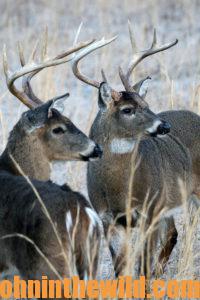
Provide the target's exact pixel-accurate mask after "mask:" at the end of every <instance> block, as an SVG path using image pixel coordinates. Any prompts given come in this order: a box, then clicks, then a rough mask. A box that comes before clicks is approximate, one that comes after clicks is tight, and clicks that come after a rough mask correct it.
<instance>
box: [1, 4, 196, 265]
mask: <svg viewBox="0 0 200 300" xmlns="http://www.w3.org/2000/svg"><path fill="white" fill-rule="evenodd" d="M199 16H200V1H199V0H168V1H166V0H109V1H108V0H107V1H106V0H95V1H89V0H84V1H80V0H73V1H71V0H59V1H56V0H34V1H33V0H0V38H1V48H0V51H1V52H2V48H3V44H6V46H7V51H8V57H9V66H10V68H11V70H12V71H14V70H17V69H18V68H19V67H20V66H19V60H18V55H17V47H16V45H17V41H21V42H22V44H23V47H24V52H25V57H26V58H27V59H28V57H29V55H30V54H31V51H32V49H33V47H34V46H35V43H36V42H37V40H38V39H40V38H41V36H42V34H43V32H44V29H45V27H46V26H48V33H49V56H53V55H56V54H58V53H60V52H62V51H64V50H67V49H68V48H70V47H71V46H72V44H73V40H74V37H75V34H76V31H77V28H78V26H79V24H80V22H83V28H82V31H81V33H80V36H79V41H85V40H88V39H90V38H96V39H100V38H101V37H102V36H105V37H106V38H110V37H112V36H114V35H116V34H117V35H118V39H117V40H116V41H115V42H114V43H112V44H110V45H109V46H107V47H105V48H101V49H99V50H97V51H96V52H95V53H93V54H90V55H89V56H88V57H87V58H85V59H84V60H83V63H82V64H81V68H82V70H83V71H84V72H85V73H87V74H88V75H89V76H91V77H94V78H96V79H98V80H101V72H100V71H101V68H103V69H104V70H105V72H106V75H107V77H108V80H109V83H110V84H111V85H112V86H113V87H114V88H116V89H119V90H120V89H121V88H122V87H121V83H120V80H119V76H118V66H119V65H120V66H122V67H123V68H126V67H127V65H128V63H129V61H130V59H131V55H132V51H131V44H130V40H129V35H128V26H127V22H128V20H130V22H131V23H132V27H133V31H134V34H135V38H136V41H137V45H138V48H139V49H141V50H142V49H146V48H148V47H150V45H151V42H152V37H153V29H154V27H155V28H156V29H157V38H158V42H159V43H164V42H171V41H173V40H174V39H175V38H178V40H179V43H178V44H177V45H176V46H175V47H173V48H171V49H170V50H167V51H165V52H162V53H160V54H156V55H155V56H152V57H150V58H147V59H146V60H145V61H144V62H143V63H142V64H141V65H140V66H139V67H138V68H137V69H136V72H135V74H134V77H133V80H134V79H135V80H138V79H140V78H142V77H143V76H147V75H150V76H151V77H152V79H151V81H150V82H149V90H148V95H147V98H146V99H147V101H148V103H149V104H150V106H151V108H152V110H154V111H155V112H159V111H162V110H168V109H171V108H174V109H184V108H187V109H190V110H193V111H195V112H200V102H199V84H200V72H199V70H200V69H199V68H200V64H199V60H200V57H199V55H200V22H199ZM1 57H2V53H1ZM0 61H1V63H0V82H1V84H0V123H1V130H0V135H1V143H0V150H1V151H2V150H3V149H4V147H5V143H6V141H7V137H8V133H9V131H10V130H11V129H12V127H13V125H14V124H15V123H16V122H17V120H18V119H19V117H20V115H21V113H22V111H24V110H26V107H24V106H23V104H21V103H20V102H19V101H18V100H17V99H15V98H14V97H13V96H12V95H10V94H9V92H8V91H7V87H6V84H5V78H4V74H3V69H2V59H0ZM18 84H19V86H20V80H19V83H18ZM33 86H34V91H35V92H36V94H37V95H38V96H39V97H40V98H41V99H43V100H44V101H45V100H47V99H49V98H52V97H54V96H55V95H58V94H61V93H63V92H65V91H69V92H70V94H71V97H70V98H69V100H68V102H67V103H66V111H65V113H66V115H67V116H68V117H70V118H71V119H72V121H73V122H74V123H75V124H76V125H77V126H78V127H79V128H80V129H82V130H83V131H84V132H86V133H88V132H89V129H90V127H91V124H92V121H93V119H94V117H95V115H96V113H97V90H96V89H95V88H92V87H90V86H87V85H86V84H84V83H82V82H80V81H78V80H77V79H76V78H75V77H74V76H73V74H72V72H71V66H70V63H68V64H65V65H62V66H57V67H53V68H48V69H46V70H44V71H42V72H41V73H40V74H39V75H38V76H37V78H34V80H33ZM85 170H86V164H84V163H74V162H70V163H67V164H63V163H56V164H54V166H53V174H52V178H53V180H55V181H56V182H59V183H64V182H68V183H69V184H70V185H71V186H72V187H73V188H74V189H76V190H79V191H81V192H83V193H84V194H85V195H87V190H86V181H85ZM179 225H180V224H178V226H179ZM180 231H181V228H180ZM196 238H197V241H198V242H199V244H198V246H196V247H198V248H196V249H197V250H198V249H200V236H199V235H197V236H196ZM179 246H180V245H179ZM179 246H177V247H176V250H175V254H174V256H173V257H172V263H171V265H172V266H173V267H174V262H175V261H177V262H178V260H179V258H178V256H177V255H176V252H177V251H178V250H177V249H179ZM199 269H200V268H199V266H198V265H197V270H199Z"/></svg>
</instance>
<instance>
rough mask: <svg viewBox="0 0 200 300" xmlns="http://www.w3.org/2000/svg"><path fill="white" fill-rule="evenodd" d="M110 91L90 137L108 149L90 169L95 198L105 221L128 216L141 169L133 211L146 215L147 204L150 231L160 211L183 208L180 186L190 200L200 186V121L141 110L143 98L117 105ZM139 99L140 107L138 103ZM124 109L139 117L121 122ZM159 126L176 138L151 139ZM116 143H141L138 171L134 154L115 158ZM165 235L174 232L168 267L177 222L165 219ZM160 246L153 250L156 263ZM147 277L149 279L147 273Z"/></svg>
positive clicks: (126, 96) (124, 97)
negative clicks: (151, 129) (113, 143)
mask: <svg viewBox="0 0 200 300" xmlns="http://www.w3.org/2000/svg"><path fill="white" fill-rule="evenodd" d="M104 85H105V84H104ZM106 88H107V94H106V96H107V97H104V91H102V88H101V87H100V94H99V107H100V111H99V113H98V115H97V117H96V119H95V121H94V123H93V125H92V128H91V132H90V137H91V138H92V139H94V140H95V141H96V142H98V143H99V144H101V145H102V146H103V148H104V155H103V158H102V159H101V160H100V161H97V162H95V163H94V164H90V163H89V165H88V190H89V196H90V199H91V201H92V204H93V206H94V208H95V209H96V211H97V212H98V213H99V214H100V215H104V214H113V218H116V217H117V216H118V215H119V214H124V213H126V206H127V201H128V189H129V181H130V176H131V169H132V168H135V174H134V178H133V182H132V201H131V208H132V209H134V210H136V211H137V212H138V215H140V213H142V211H143V209H144V204H145V200H146V204H147V206H148V209H147V210H146V216H147V218H146V221H145V223H146V229H147V228H148V227H149V226H150V224H152V222H153V221H154V219H155V215H156V211H157V213H159V211H161V210H162V209H163V208H165V209H167V210H169V209H173V208H175V207H177V206H179V205H181V204H182V191H181V186H180V181H181V182H182V183H183V186H184V193H185V196H186V198H188V197H189V196H190V195H191V193H192V192H194V191H195V190H196V189H197V187H198V185H199V182H200V181H199V179H200V177H199V175H200V174H199V170H200V168H199V167H198V166H199V163H200V151H198V149H199V145H200V144H199V141H200V139H199V138H198V137H199V134H200V117H199V116H197V115H196V114H194V113H190V112H181V111H180V112H174V113H173V112H165V113H162V114H158V115H155V114H154V113H153V112H152V111H150V109H149V107H148V104H147V103H146V102H144V105H143V107H142V106H141V105H140V102H141V100H142V99H141V98H140V96H139V95H138V94H136V93H126V92H122V93H121V98H120V100H118V101H116V100H115V99H113V98H112V97H111V95H109V87H106ZM108 95H109V96H108ZM138 98H140V101H137V99H138ZM124 105H125V106H127V107H132V109H133V110H134V116H133V117H132V118H129V119H130V120H129V121H127V120H128V119H127V117H125V116H121V109H122V107H124ZM158 120H159V121H160V122H163V120H166V121H168V122H169V123H170V124H171V127H172V130H171V132H170V134H168V135H164V136H163V137H160V136H157V133H158V132H157V130H158V128H155V132H154V133H153V134H154V137H151V136H150V134H149V136H148V134H147V128H149V127H150V126H152V125H153V124H154V122H155V121H158ZM194 128H195V129H194ZM191 132H194V134H193V133H192V134H191ZM114 138H118V139H121V138H129V139H130V138H132V139H133V140H135V141H137V140H138V141H139V145H138V150H137V155H136V159H135V164H134V165H133V166H131V157H132V153H131V152H130V153H124V154H119V153H111V151H110V144H111V141H112V140H113V139H114ZM138 162H139V164H138ZM136 165H138V167H137V168H136V167H135V166H136ZM103 219H106V218H105V217H103ZM155 225H156V224H155ZM157 225H158V224H157ZM107 226H108V224H105V227H107ZM158 227H159V226H158ZM166 227H167V229H166ZM165 229H166V230H165V232H166V233H167V232H168V235H167V234H166V239H167V241H166V242H165V243H164V244H165V245H166V246H164V249H163V250H161V255H160V257H161V258H162V259H161V260H162V261H163V262H164V264H165V263H166V261H167V259H168V258H169V255H170V253H171V251H172V249H173V245H174V239H173V236H175V235H176V234H177V232H176V228H175V226H174V222H173V220H172V217H168V218H166V219H165ZM159 230H160V228H159ZM159 230H157V231H156V232H155V233H154V234H153V236H152V238H151V242H150V244H154V246H155V244H156V240H157V238H158V231H159ZM170 233H171V234H170ZM169 235H170V236H171V237H170V236H169ZM170 240H171V241H172V243H173V245H172V243H171V246H170V245H169V242H168V241H170ZM154 246H153V247H150V256H151V257H153V249H155V247H154ZM166 247H167V249H168V250H167V249H165V248H166ZM169 249H170V250H169ZM145 251H146V250H145ZM169 252H170V253H169ZM143 272H144V273H146V270H143Z"/></svg>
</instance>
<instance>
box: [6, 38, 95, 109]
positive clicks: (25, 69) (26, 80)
mask: <svg viewBox="0 0 200 300" xmlns="http://www.w3.org/2000/svg"><path fill="white" fill-rule="evenodd" d="M93 42H94V40H91V41H87V42H84V43H80V44H78V45H76V46H74V47H72V48H70V49H69V50H67V51H66V52H63V53H61V54H59V55H57V56H55V57H53V58H48V57H47V33H46V34H45V37H44V39H43V50H42V57H41V61H40V62H38V63H36V62H35V55H36V51H37V45H36V47H35V48H34V50H33V52H32V54H31V57H30V60H29V61H28V63H26V62H25V59H24V54H23V50H22V46H21V44H19V45H18V51H19V59H20V64H21V69H19V70H18V71H15V72H13V73H12V72H11V71H10V70H9V68H8V59H7V53H6V47H5V46H4V49H3V66H4V73H5V76H6V83H7V86H8V89H9V91H10V92H11V93H12V94H13V95H14V96H16V97H17V98H18V99H19V100H20V101H21V102H22V103H24V104H25V105H26V106H28V107H29V108H34V107H37V106H38V105H41V104H43V102H42V101H41V100H40V99H39V98H38V97H37V96H36V95H35V94H34V92H33V90H32V88H31V85H30V81H31V79H32V78H33V77H34V76H35V75H36V74H37V73H38V72H40V71H41V70H43V69H44V68H48V67H52V66H57V65H60V64H63V63H66V62H68V61H70V60H71V59H72V58H73V57H71V58H68V56H69V55H70V54H72V53H74V52H76V51H78V50H80V49H82V48H83V47H86V46H88V45H90V44H91V43H93ZM20 77H22V78H23V83H22V90H21V91H20V90H18V89H17V87H16V86H15V84H14V83H15V81H16V80H17V79H18V78H20ZM62 97H63V95H61V96H58V97H56V98H62Z"/></svg>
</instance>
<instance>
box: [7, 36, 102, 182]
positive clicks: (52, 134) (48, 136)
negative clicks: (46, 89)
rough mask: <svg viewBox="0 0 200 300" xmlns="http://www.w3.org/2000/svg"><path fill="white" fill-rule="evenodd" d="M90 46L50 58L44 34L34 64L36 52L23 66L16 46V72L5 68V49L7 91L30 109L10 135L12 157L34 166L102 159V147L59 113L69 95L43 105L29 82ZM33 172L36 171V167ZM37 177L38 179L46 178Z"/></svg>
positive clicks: (9, 144) (20, 50) (34, 51)
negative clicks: (66, 161)
mask: <svg viewBox="0 0 200 300" xmlns="http://www.w3.org/2000/svg"><path fill="white" fill-rule="evenodd" d="M89 44H91V41H89V42H85V43H80V44H78V45H76V46H75V47H72V48H71V49H69V50H68V51H66V52H64V53H61V54H59V55H57V56H55V57H53V58H49V57H47V35H45V37H44V39H43V47H42V49H43V51H42V57H41V60H40V61H39V62H37V63H36V61H35V55H36V50H37V49H34V50H33V53H32V55H31V58H30V59H29V61H28V63H26V62H25V58H24V55H23V50H22V46H21V45H20V44H19V47H18V49H19V58H20V64H21V68H20V69H19V70H17V71H15V72H11V71H10V70H9V68H8V60H7V54H6V49H5V47H4V52H3V63H4V72H5V76H6V82H7V86H8V89H9V91H10V92H11V93H12V94H13V95H14V96H16V97H17V98H18V99H19V100H20V101H21V102H22V103H23V104H25V105H26V106H28V107H29V109H30V110H29V111H27V112H25V113H23V115H22V117H21V118H20V120H19V122H18V123H17V125H16V126H15V127H14V129H13V131H12V133H11V136H10V139H9V143H8V146H7V148H8V149H7V150H8V152H9V153H10V152H11V154H13V152H14V153H15V157H16V156H17V157H18V158H19V157H22V158H23V160H26V161H30V162H31V161H32V162H34V163H33V164H36V162H35V159H36V158H37V160H38V158H39V159H40V161H41V165H42V161H47V162H49V161H52V160H84V161H85V160H90V159H95V158H98V157H100V156H101V154H102V150H101V148H100V147H99V146H98V145H96V144H95V143H94V142H93V141H92V140H91V139H89V138H88V137H87V136H86V135H85V134H84V133H83V132H81V131H80V130H79V129H78V128H77V127H76V126H75V125H74V124H73V123H72V122H71V121H70V120H69V119H68V118H67V117H65V116H64V115H63V114H62V113H63V110H64V101H65V100H66V99H67V98H68V97H69V94H68V93H67V94H64V95H60V96H58V97H55V98H53V99H50V100H49V101H47V102H46V103H44V102H43V101H42V100H41V99H39V98H38V97H37V96H36V95H35V93H34V92H33V90H32V88H31V83H30V81H31V79H32V78H33V77H34V76H35V75H36V74H38V73H39V72H40V71H41V70H43V69H44V68H48V67H51V66H56V65H59V64H63V63H65V62H68V61H70V60H71V59H72V56H71V57H69V56H70V55H71V54H73V53H74V52H76V51H77V50H79V49H81V48H83V47H85V46H87V45H89ZM18 78H22V89H21V90H19V89H18V88H17V87H16V85H15V81H16V80H17V79H18ZM23 153H24V154H23ZM18 162H19V161H18ZM23 165H26V164H25V162H23ZM32 167H33V166H32ZM26 169H27V170H24V171H27V173H28V174H29V169H30V166H29V165H28V163H27V168H26ZM35 169H37V168H36V167H35ZM43 169H45V168H43ZM39 177H40V179H41V177H42V178H43V177H45V176H39ZM47 178H48V176H47Z"/></svg>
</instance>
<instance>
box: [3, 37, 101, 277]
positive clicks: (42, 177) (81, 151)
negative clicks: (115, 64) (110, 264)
mask: <svg viewBox="0 0 200 300" xmlns="http://www.w3.org/2000/svg"><path fill="white" fill-rule="evenodd" d="M86 45H88V43H82V44H79V45H78V46H76V47H73V48H72V49H70V50H69V51H67V52H65V53H63V54H61V55H58V56H56V57H54V58H52V59H49V58H47V57H46V58H45V59H44V58H43V60H42V61H41V62H40V63H37V64H36V63H35V62H34V61H31V62H29V63H28V64H26V63H25V60H24V56H23V52H22V48H21V47H20V49H19V50H20V52H19V54H20V62H21V66H22V67H21V69H20V70H19V71H16V72H14V73H11V72H10V71H9V70H8V63H7V55H6V52H5V51H4V70H5V75H6V80H7V85H8V89H9V90H10V92H11V93H12V94H13V95H15V96H16V97H17V98H19V100H20V101H22V102H23V103H24V104H26V105H27V106H28V107H29V108H30V110H28V111H27V112H25V113H23V114H22V116H21V118H20V120H19V121H18V123H17V124H16V125H15V126H14V128H13V130H12V132H11V133H10V136H9V140H8V143H7V146H6V149H5V150H4V152H3V154H2V155H1V157H0V195H1V197H0V271H3V270H5V269H6V268H9V267H12V266H15V267H16V268H17V269H18V270H19V272H20V274H21V276H22V277H23V278H25V279H41V277H42V275H46V276H47V277H48V278H49V279H54V278H63V277H64V276H65V277H68V276H71V275H75V274H78V275H79V276H80V277H81V278H87V277H89V276H94V277H95V275H96V269H97V264H98V248H99V239H100V227H99V226H100V223H99V218H98V216H97V214H96V213H95V212H94V211H93V209H92V208H91V207H90V204H89V203H88V202H87V201H86V199H85V198H84V197H83V196H82V195H81V194H79V193H77V192H74V191H72V190H71V188H70V187H69V186H67V185H64V186H59V185H57V184H54V183H52V182H51V181H50V180H49V179H50V163H51V161H54V160H80V161H89V160H95V159H97V158H98V157H100V156H101V154H102V150H101V149H100V147H99V146H98V145H97V144H95V143H94V142H93V141H92V140H91V139H89V138H88V137H87V136H86V135H85V134H84V133H82V132H81V131H80V130H79V129H78V128H77V127H76V126H75V125H74V124H73V123H72V122H71V121H70V120H69V119H68V118H66V117H65V116H63V115H62V111H63V104H64V101H65V99H66V98H67V97H68V96H69V95H68V94H65V95H61V96H59V97H57V98H55V99H53V100H49V101H48V102H47V103H45V104H44V103H43V102H42V101H41V100H40V99H39V98H37V97H36V95H35V94H34V92H33V90H32V88H31V85H30V80H31V78H32V77H33V76H34V75H36V74H37V73H38V72H39V71H41V70H42V69H44V68H45V67H49V66H55V65H58V64H61V63H64V62H66V61H68V60H70V58H69V57H68V56H69V55H70V54H71V53H74V52H75V51H77V50H79V49H80V48H82V47H85V46H86ZM20 77H23V89H22V91H20V90H18V89H17V87H16V86H15V80H16V79H18V78H20ZM20 168H21V170H20ZM22 173H23V174H25V176H29V177H30V179H28V178H27V177H25V176H22ZM74 228H75V230H74ZM73 262H74V265H73Z"/></svg>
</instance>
